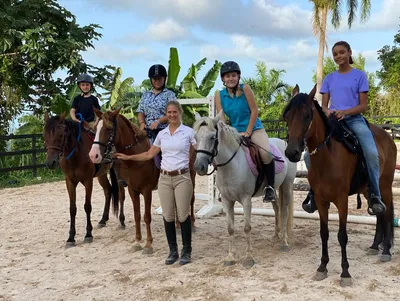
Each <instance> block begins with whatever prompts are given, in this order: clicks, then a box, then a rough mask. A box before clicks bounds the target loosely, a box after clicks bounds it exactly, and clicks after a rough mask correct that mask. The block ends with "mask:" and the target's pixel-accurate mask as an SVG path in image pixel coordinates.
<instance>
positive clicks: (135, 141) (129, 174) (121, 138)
mask: <svg viewBox="0 0 400 301" xmlns="http://www.w3.org/2000/svg"><path fill="white" fill-rule="evenodd" d="M119 111H120V109H118V110H115V111H112V112H111V111H107V112H105V113H102V112H101V111H99V110H97V109H95V113H96V115H97V116H98V117H99V118H100V119H99V122H98V125H97V130H96V137H95V141H94V143H93V146H92V149H91V151H90V158H91V159H92V162H95V163H100V162H103V161H104V160H109V159H110V158H111V157H110V156H111V153H112V152H113V151H114V150H115V151H117V152H121V153H124V154H128V155H132V154H139V153H142V152H146V151H147V150H149V149H150V141H149V139H148V138H147V135H146V134H145V132H144V131H142V130H140V129H139V128H138V127H137V126H136V125H134V124H133V123H131V122H130V121H129V120H128V119H127V118H125V117H124V116H123V115H120V114H119ZM190 157H191V160H190V163H189V167H190V175H191V178H192V183H193V185H194V177H195V174H196V173H195V171H194V169H193V162H194V159H195V152H194V150H191V152H190ZM114 165H116V166H118V167H117V169H116V171H117V172H118V175H119V176H120V177H121V178H123V179H124V180H125V182H126V183H127V184H128V191H129V195H130V196H131V199H132V203H133V211H134V218H135V230H136V237H135V242H134V245H133V249H134V250H136V251H139V250H141V249H142V247H141V245H140V241H141V240H142V233H141V226H140V219H141V215H140V194H141V195H143V197H144V222H145V224H146V230H147V238H146V244H145V246H144V248H143V253H144V254H151V253H152V252H153V248H152V243H153V236H152V235H151V228H150V224H151V201H152V191H153V190H156V189H157V185H158V178H159V175H160V170H159V169H158V168H157V167H156V165H155V163H154V160H149V161H144V162H136V161H130V160H129V161H123V160H115V161H114ZM193 191H194V189H193ZM118 205H119V204H118V202H116V201H115V202H114V201H113V207H114V212H115V213H117V212H118V210H119V208H118ZM121 210H123V205H122V203H121ZM122 215H123V214H122ZM190 217H191V220H192V225H194V220H195V216H194V192H193V195H192V200H191V215H190ZM120 218H121V214H120Z"/></svg>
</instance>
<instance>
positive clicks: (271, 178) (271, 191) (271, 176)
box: [263, 159, 276, 203]
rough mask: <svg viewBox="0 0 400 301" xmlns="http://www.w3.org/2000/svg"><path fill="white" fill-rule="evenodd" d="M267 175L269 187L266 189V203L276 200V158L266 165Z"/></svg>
mask: <svg viewBox="0 0 400 301" xmlns="http://www.w3.org/2000/svg"><path fill="white" fill-rule="evenodd" d="M265 176H266V178H267V185H268V186H267V187H265V189H264V193H265V194H264V200H263V201H264V203H267V202H275V201H276V194H275V188H274V187H275V160H274V159H272V161H271V163H269V164H266V165H265Z"/></svg>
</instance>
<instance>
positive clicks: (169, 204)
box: [158, 172, 193, 223]
mask: <svg viewBox="0 0 400 301" xmlns="http://www.w3.org/2000/svg"><path fill="white" fill-rule="evenodd" d="M158 195H159V196H160V203H161V208H162V211H163V216H164V218H165V220H166V221H167V222H172V221H174V220H175V212H177V215H178V220H179V221H180V222H181V223H183V222H184V221H185V220H186V219H187V217H188V216H189V214H190V202H191V200H192V195H193V184H192V180H191V178H190V173H189V172H187V173H184V174H181V175H177V176H168V175H164V174H160V179H159V180H158ZM175 209H176V210H175Z"/></svg>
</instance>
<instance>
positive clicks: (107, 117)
mask: <svg viewBox="0 0 400 301" xmlns="http://www.w3.org/2000/svg"><path fill="white" fill-rule="evenodd" d="M110 113H111V112H109V111H108V112H105V113H103V115H102V119H103V121H104V123H106V124H107V126H111V125H112V121H111V119H110ZM118 117H119V119H120V120H121V121H122V122H123V123H124V124H125V125H126V126H127V127H128V128H131V129H132V131H133V133H134V135H135V136H136V137H139V136H143V134H142V132H141V131H140V129H139V128H138V127H137V126H136V125H135V124H134V123H132V122H130V121H129V120H128V119H127V118H126V117H125V116H124V115H121V114H118Z"/></svg>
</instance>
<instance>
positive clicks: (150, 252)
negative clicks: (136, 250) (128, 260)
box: [142, 248, 153, 255]
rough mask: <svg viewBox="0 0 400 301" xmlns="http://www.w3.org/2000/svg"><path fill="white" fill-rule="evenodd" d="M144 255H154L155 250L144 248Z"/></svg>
mask: <svg viewBox="0 0 400 301" xmlns="http://www.w3.org/2000/svg"><path fill="white" fill-rule="evenodd" d="M142 254H143V255H150V254H153V248H143V252H142Z"/></svg>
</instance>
